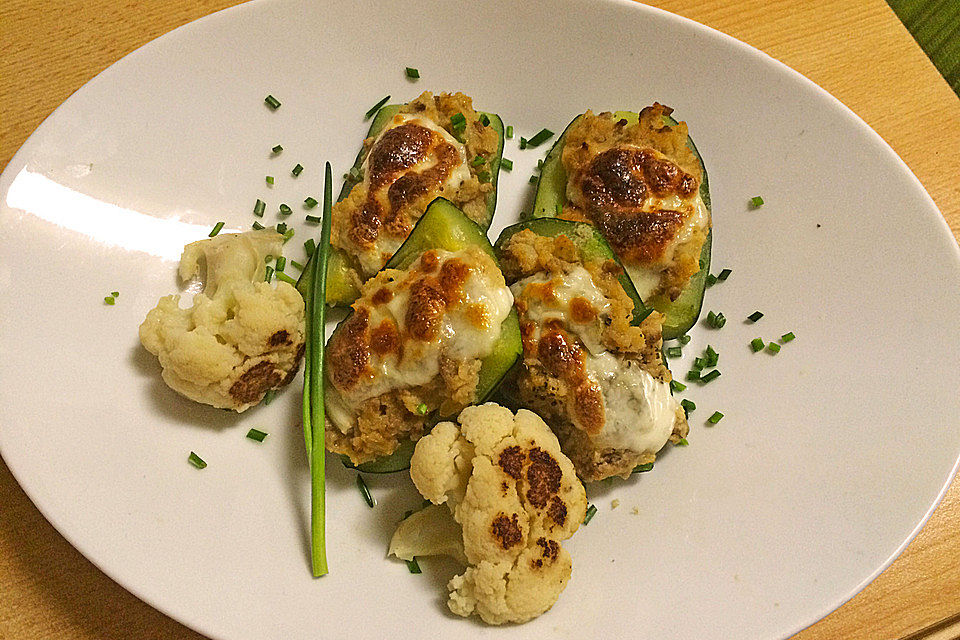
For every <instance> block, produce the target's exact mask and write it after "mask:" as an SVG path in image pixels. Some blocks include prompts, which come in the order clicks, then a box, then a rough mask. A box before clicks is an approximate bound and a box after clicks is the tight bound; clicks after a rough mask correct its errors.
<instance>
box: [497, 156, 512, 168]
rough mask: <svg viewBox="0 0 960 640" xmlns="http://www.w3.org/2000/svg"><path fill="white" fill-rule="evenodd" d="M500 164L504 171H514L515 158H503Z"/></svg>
mask: <svg viewBox="0 0 960 640" xmlns="http://www.w3.org/2000/svg"><path fill="white" fill-rule="evenodd" d="M500 166H501V167H503V170H504V171H513V160H511V159H510V158H501V159H500Z"/></svg>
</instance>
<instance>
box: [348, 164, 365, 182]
mask: <svg viewBox="0 0 960 640" xmlns="http://www.w3.org/2000/svg"><path fill="white" fill-rule="evenodd" d="M348 175H349V177H350V180H352V181H353V182H361V181H362V180H363V170H362V169H361V168H360V167H350V172H349V174H348Z"/></svg>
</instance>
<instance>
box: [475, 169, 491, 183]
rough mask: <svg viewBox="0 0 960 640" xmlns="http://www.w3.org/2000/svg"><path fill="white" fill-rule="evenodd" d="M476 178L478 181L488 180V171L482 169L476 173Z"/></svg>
mask: <svg viewBox="0 0 960 640" xmlns="http://www.w3.org/2000/svg"><path fill="white" fill-rule="evenodd" d="M477 180H479V181H480V182H490V172H489V171H487V170H486V169H484V170H483V171H481V172H480V173H478V174H477Z"/></svg>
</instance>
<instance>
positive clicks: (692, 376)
mask: <svg viewBox="0 0 960 640" xmlns="http://www.w3.org/2000/svg"><path fill="white" fill-rule="evenodd" d="M687 380H689V381H690V382H697V381H698V380H700V372H699V371H697V370H696V369H690V371H687Z"/></svg>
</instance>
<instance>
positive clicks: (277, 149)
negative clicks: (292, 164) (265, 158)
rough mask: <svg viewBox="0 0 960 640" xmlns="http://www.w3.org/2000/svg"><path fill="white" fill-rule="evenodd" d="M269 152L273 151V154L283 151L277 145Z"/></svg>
mask: <svg viewBox="0 0 960 640" xmlns="http://www.w3.org/2000/svg"><path fill="white" fill-rule="evenodd" d="M271 151H273V152H274V153H280V152H281V151H283V147H282V146H280V145H279V144H278V145H277V146H275V147H274V148H273V149H271Z"/></svg>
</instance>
